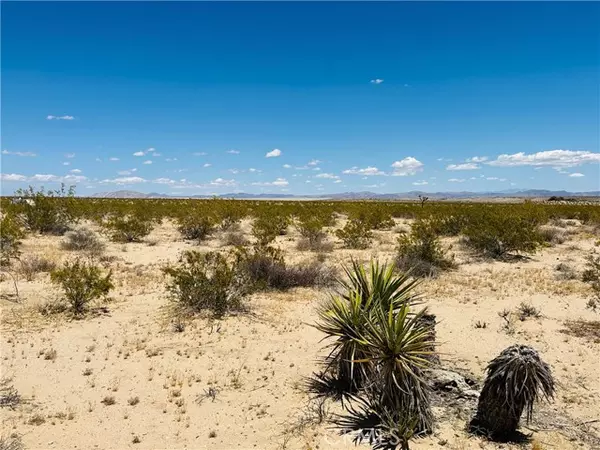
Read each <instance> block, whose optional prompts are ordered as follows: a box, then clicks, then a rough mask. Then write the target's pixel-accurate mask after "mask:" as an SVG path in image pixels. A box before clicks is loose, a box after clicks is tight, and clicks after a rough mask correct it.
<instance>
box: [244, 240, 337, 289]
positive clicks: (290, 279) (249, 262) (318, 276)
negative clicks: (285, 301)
mask: <svg viewBox="0 0 600 450" xmlns="http://www.w3.org/2000/svg"><path fill="white" fill-rule="evenodd" d="M237 268H238V270H239V271H240V272H242V273H245V274H246V275H247V276H248V278H249V279H250V280H251V283H252V287H253V289H254V290H265V289H278V290H285V289H290V288H294V287H310V286H328V285H331V284H332V283H333V280H334V277H335V274H334V272H333V270H332V269H331V268H329V267H327V266H324V265H323V264H321V263H319V262H316V263H310V264H303V265H298V266H289V265H287V264H286V263H285V259H284V257H283V252H282V251H281V250H279V249H277V248H274V247H269V246H267V247H260V246H255V247H254V248H252V249H240V250H239V251H238V253H237Z"/></svg>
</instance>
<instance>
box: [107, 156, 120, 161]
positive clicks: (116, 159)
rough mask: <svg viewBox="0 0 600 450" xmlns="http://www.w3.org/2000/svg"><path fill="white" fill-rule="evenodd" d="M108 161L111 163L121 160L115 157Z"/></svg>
mask: <svg viewBox="0 0 600 450" xmlns="http://www.w3.org/2000/svg"><path fill="white" fill-rule="evenodd" d="M108 160H109V161H119V158H116V157H114V156H113V157H112V158H108Z"/></svg>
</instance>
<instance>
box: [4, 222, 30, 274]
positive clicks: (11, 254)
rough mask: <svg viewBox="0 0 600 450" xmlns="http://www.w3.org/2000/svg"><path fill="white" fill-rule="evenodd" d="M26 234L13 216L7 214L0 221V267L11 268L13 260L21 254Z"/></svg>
mask: <svg viewBox="0 0 600 450" xmlns="http://www.w3.org/2000/svg"><path fill="white" fill-rule="evenodd" d="M24 236H25V233H24V232H23V230H22V229H21V227H20V226H19V223H18V222H17V221H16V220H15V218H14V217H13V216H12V215H8V214H6V215H5V216H4V217H3V218H2V221H0V266H3V267H6V266H9V265H10V263H11V260H13V259H16V258H18V257H19V255H20V254H21V251H20V250H19V247H20V246H21V239H22V238H23V237H24Z"/></svg>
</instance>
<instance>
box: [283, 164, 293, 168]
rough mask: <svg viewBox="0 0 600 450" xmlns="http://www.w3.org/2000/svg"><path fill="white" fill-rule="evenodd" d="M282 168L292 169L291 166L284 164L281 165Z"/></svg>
mask: <svg viewBox="0 0 600 450" xmlns="http://www.w3.org/2000/svg"><path fill="white" fill-rule="evenodd" d="M283 168H284V169H291V168H292V166H290V165H289V164H284V165H283Z"/></svg>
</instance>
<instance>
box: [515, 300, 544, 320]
mask: <svg viewBox="0 0 600 450" xmlns="http://www.w3.org/2000/svg"><path fill="white" fill-rule="evenodd" d="M517 315H518V316H519V320H520V321H521V322H524V321H525V320H527V319H529V318H533V319H539V318H540V317H542V313H541V312H540V310H539V309H537V308H536V307H535V306H533V305H531V304H529V303H525V302H521V304H520V305H519V306H518V308H517Z"/></svg>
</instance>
